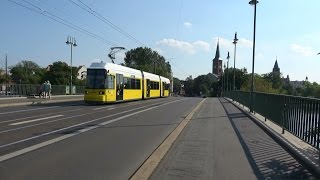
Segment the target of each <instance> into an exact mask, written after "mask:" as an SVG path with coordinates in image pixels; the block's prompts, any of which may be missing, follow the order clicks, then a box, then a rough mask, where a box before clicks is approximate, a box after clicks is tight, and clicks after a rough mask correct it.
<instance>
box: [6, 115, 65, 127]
mask: <svg viewBox="0 0 320 180" xmlns="http://www.w3.org/2000/svg"><path fill="white" fill-rule="evenodd" d="M61 116H63V115H62V114H59V115H55V116H49V117H43V118H38V119H33V120H29V121H22V122H17V123H12V124H9V125H10V126H16V125H20V124H26V123H31V122H36V121H42V120H46V119H52V118H56V117H61Z"/></svg>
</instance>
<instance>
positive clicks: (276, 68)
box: [272, 56, 280, 73]
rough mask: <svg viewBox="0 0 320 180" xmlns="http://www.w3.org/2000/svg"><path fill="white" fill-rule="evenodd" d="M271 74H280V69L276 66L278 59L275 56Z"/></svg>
mask: <svg viewBox="0 0 320 180" xmlns="http://www.w3.org/2000/svg"><path fill="white" fill-rule="evenodd" d="M272 72H273V73H280V68H279V65H278V57H277V56H276V62H275V63H274V66H273V70H272Z"/></svg>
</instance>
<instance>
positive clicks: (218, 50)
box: [213, 39, 220, 61]
mask: <svg viewBox="0 0 320 180" xmlns="http://www.w3.org/2000/svg"><path fill="white" fill-rule="evenodd" d="M219 58H220V49H219V39H218V43H217V49H216V56H215V57H214V59H213V60H216V61H217V60H219Z"/></svg>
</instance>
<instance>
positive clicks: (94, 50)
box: [0, 0, 320, 83]
mask: <svg viewBox="0 0 320 180" xmlns="http://www.w3.org/2000/svg"><path fill="white" fill-rule="evenodd" d="M248 2H249V0H228V1H225V0H199V1H194V0H161V1H150V0H136V1H133V0H117V1H105V0H1V1H0V24H1V28H0V42H1V43H0V68H2V69H3V68H4V64H5V63H4V62H5V55H6V54H8V65H9V66H13V65H16V64H17V63H19V62H20V61H22V60H32V61H34V62H36V63H37V64H39V65H40V66H41V67H46V66H47V65H49V64H52V63H53V62H55V61H65V62H67V63H68V64H70V46H67V45H66V44H65V42H66V40H67V37H68V36H69V35H70V36H72V37H75V39H76V42H77V45H78V46H77V47H74V48H73V65H74V66H76V65H77V66H79V65H85V66H87V67H89V66H90V64H91V63H92V62H97V61H106V62H110V59H108V57H107V55H108V53H109V50H110V47H113V46H121V47H125V48H126V50H130V49H133V48H136V47H140V46H147V47H150V48H152V49H153V50H155V51H157V52H158V53H160V54H161V55H163V56H164V57H165V58H166V59H167V60H168V61H169V62H170V64H171V66H172V70H173V75H174V77H177V78H179V79H182V80H184V79H186V77H188V76H190V75H192V77H193V78H195V77H197V76H198V75H203V74H208V73H210V72H211V71H212V59H213V58H214V56H215V51H216V47H217V41H218V39H219V43H220V55H221V58H222V59H223V60H224V63H226V56H227V52H228V51H229V52H230V56H231V58H230V62H229V65H231V64H232V65H233V61H234V45H233V44H232V40H233V38H234V33H235V32H237V34H238V39H239V42H238V44H237V53H236V68H246V69H247V70H248V72H250V73H251V71H252V44H253V14H254V8H253V6H251V5H249V4H248ZM81 3H82V4H81ZM76 4H78V5H82V8H81V7H79V6H77V5H76ZM21 5H22V6H24V7H22V6H21ZM26 7H27V8H26ZM319 7H320V1H319V0H308V1H303V0H281V1H279V0H259V3H258V4H257V17H256V22H257V27H256V56H255V73H259V74H264V73H268V72H271V71H272V68H273V66H274V63H275V60H276V59H277V60H278V64H279V67H280V71H281V72H282V74H283V76H285V77H286V76H287V75H289V76H290V80H304V79H305V78H306V76H307V77H308V79H309V81H311V82H318V83H320V70H319V69H320V55H317V53H319V52H320V23H319V17H320V11H319ZM28 8H29V9H28ZM89 8H90V9H91V10H90V9H89ZM30 9H33V11H32V10H30ZM85 9H86V10H85ZM34 11H37V12H40V13H37V12H34ZM96 13H97V14H96ZM94 15H95V16H94ZM99 15H101V16H99ZM50 17H51V18H50ZM98 17H100V19H99V18H98ZM52 18H53V19H56V20H58V21H60V22H62V23H63V24H61V23H58V22H56V21H54V20H52ZM110 23H111V24H110ZM124 53H125V51H121V52H119V53H117V54H116V60H115V63H121V62H123V58H124Z"/></svg>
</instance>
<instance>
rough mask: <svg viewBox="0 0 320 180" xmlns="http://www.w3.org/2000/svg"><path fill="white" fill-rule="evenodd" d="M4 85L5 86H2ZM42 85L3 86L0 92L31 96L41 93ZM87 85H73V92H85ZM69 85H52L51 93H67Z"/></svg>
mask: <svg viewBox="0 0 320 180" xmlns="http://www.w3.org/2000/svg"><path fill="white" fill-rule="evenodd" d="M2 87H3V86H2ZM40 88H41V85H37V84H14V85H9V86H8V87H7V91H6V90H5V88H1V89H0V90H1V91H0V94H1V95H5V93H6V92H7V93H8V95H10V96H30V95H38V94H39V93H40ZM84 89H85V86H73V93H72V94H84ZM69 92H70V91H69V85H52V86H51V94H52V95H65V94H69Z"/></svg>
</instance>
